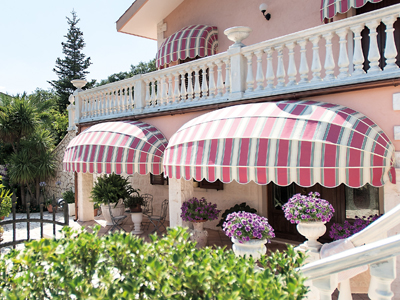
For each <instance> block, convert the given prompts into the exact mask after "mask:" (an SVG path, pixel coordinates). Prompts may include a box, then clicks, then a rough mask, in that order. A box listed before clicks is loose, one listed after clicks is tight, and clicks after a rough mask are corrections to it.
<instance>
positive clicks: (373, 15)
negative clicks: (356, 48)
mask: <svg viewBox="0 0 400 300" xmlns="http://www.w3.org/2000/svg"><path fill="white" fill-rule="evenodd" d="M392 13H393V14H398V15H399V16H400V4H395V5H391V6H388V7H385V8H381V9H378V10H374V11H371V12H368V13H364V14H362V15H356V16H353V17H349V18H345V19H342V20H338V21H335V22H332V23H328V24H323V25H319V26H316V27H312V28H307V29H304V30H301V31H298V32H294V33H290V34H287V35H285V36H280V37H276V38H273V39H270V40H267V41H263V42H260V43H257V44H253V45H249V46H246V47H244V48H242V49H243V51H242V52H251V51H255V50H258V48H260V47H261V46H262V47H263V48H268V47H270V46H274V45H281V44H287V43H290V42H292V41H294V40H301V39H303V38H308V37H310V36H315V35H321V34H323V33H324V32H331V31H336V30H338V29H341V28H343V27H352V26H361V25H362V26H364V25H365V23H367V22H368V21H373V20H376V19H382V18H384V17H386V16H387V15H390V14H392Z"/></svg>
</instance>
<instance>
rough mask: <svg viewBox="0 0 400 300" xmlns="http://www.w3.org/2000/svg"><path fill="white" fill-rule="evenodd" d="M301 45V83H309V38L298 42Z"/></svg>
mask: <svg viewBox="0 0 400 300" xmlns="http://www.w3.org/2000/svg"><path fill="white" fill-rule="evenodd" d="M297 44H299V45H300V67H299V73H300V81H299V84H304V83H308V72H309V71H310V70H309V68H308V62H307V53H306V52H307V48H306V46H307V39H303V40H300V41H298V42H297Z"/></svg>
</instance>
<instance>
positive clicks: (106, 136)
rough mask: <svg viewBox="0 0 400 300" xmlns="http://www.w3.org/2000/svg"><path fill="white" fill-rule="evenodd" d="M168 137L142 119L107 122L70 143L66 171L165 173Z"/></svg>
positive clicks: (67, 151) (66, 155)
mask: <svg viewBox="0 0 400 300" xmlns="http://www.w3.org/2000/svg"><path fill="white" fill-rule="evenodd" d="M167 144H168V142H167V139H166V138H165V137H164V135H163V134H162V133H161V132H160V131H159V130H158V129H157V128H155V127H154V126H152V125H149V124H146V123H143V122H140V121H121V122H106V123H101V124H97V125H94V126H92V127H90V128H88V129H86V130H85V131H83V132H81V133H80V134H79V135H78V136H76V137H75V138H74V139H72V141H71V142H70V143H69V144H68V147H67V149H66V150H65V153H64V160H63V164H64V170H65V171H70V172H72V171H76V172H83V173H87V172H88V173H106V174H110V173H113V172H114V173H117V174H121V173H126V174H134V173H139V174H142V175H145V174H147V173H149V172H151V173H152V174H155V175H158V174H161V173H162V171H163V170H162V158H163V154H164V150H165V148H166V147H167Z"/></svg>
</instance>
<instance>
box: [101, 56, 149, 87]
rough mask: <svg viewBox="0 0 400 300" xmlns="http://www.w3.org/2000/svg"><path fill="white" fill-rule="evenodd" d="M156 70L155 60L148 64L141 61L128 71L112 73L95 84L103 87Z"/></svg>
mask: <svg viewBox="0 0 400 300" xmlns="http://www.w3.org/2000/svg"><path fill="white" fill-rule="evenodd" d="M156 70H157V68H156V60H155V59H152V60H150V61H148V62H143V61H141V62H139V63H138V64H137V65H136V66H134V65H131V70H130V71H128V72H119V73H114V74H112V75H110V76H108V78H107V79H103V80H101V81H100V82H99V83H97V84H96V86H101V85H105V84H108V83H112V82H116V81H120V80H123V79H127V78H130V77H132V76H135V75H138V74H146V73H149V72H153V71H156Z"/></svg>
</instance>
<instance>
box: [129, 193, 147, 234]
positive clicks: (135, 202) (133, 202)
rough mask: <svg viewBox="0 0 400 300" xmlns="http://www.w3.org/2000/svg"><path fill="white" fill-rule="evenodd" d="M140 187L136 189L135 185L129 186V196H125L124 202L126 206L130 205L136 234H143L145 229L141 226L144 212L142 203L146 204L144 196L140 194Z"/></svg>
mask: <svg viewBox="0 0 400 300" xmlns="http://www.w3.org/2000/svg"><path fill="white" fill-rule="evenodd" d="M139 192H140V190H139V189H134V188H133V187H129V188H128V193H129V196H128V197H127V198H125V200H124V203H125V207H129V209H130V211H131V219H132V222H133V224H134V226H135V228H134V230H133V231H132V233H134V234H142V233H143V231H142V230H141V229H140V226H141V224H142V221H143V213H142V205H143V204H144V199H143V197H142V196H141V195H140V194H139Z"/></svg>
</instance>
